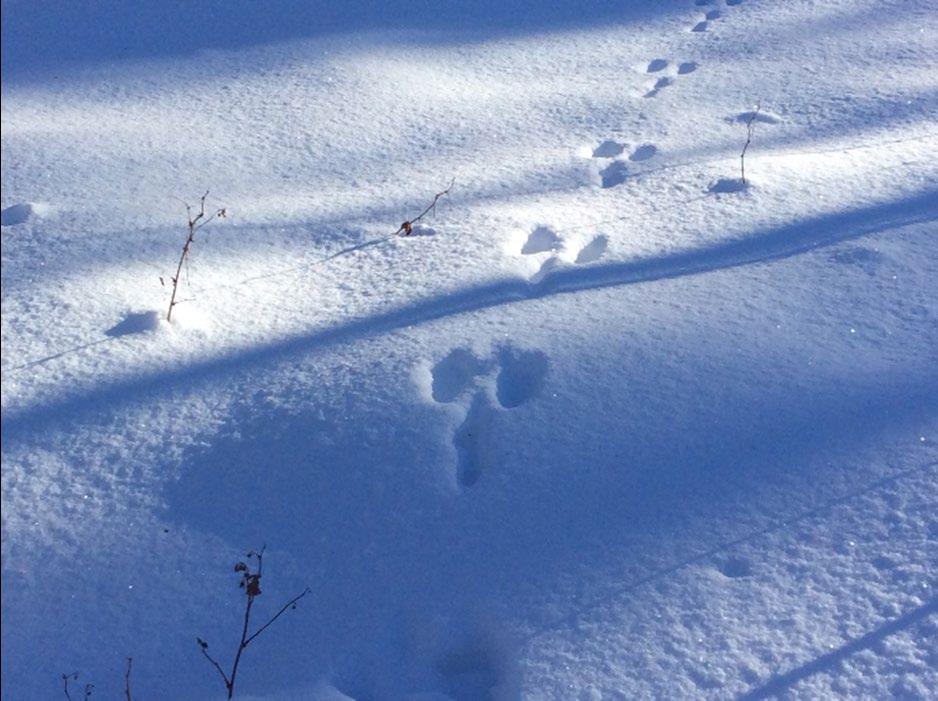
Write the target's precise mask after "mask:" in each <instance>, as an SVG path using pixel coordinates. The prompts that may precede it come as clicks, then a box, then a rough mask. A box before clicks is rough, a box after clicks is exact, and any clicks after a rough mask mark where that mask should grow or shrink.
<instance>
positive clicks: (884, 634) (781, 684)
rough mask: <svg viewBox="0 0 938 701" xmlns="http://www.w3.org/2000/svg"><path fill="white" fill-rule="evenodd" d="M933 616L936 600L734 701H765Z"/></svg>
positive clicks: (937, 602) (774, 678)
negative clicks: (764, 700) (763, 700)
mask: <svg viewBox="0 0 938 701" xmlns="http://www.w3.org/2000/svg"><path fill="white" fill-rule="evenodd" d="M935 613H938V599H931V600H929V601H926V602H925V603H924V604H922V605H921V606H919V607H918V608H915V609H912V610H911V611H909V612H908V613H906V614H905V615H902V616H900V617H899V618H897V619H895V620H894V621H890V622H889V623H885V624H883V625H881V626H880V627H879V628H877V629H876V630H873V631H870V632H869V633H867V634H866V635H862V636H860V637H859V638H856V639H854V640H851V641H850V642H848V643H847V644H845V645H842V646H840V647H839V648H837V649H836V650H834V651H832V652H829V653H827V654H825V655H821V656H820V657H816V658H815V659H813V660H811V661H810V662H807V663H805V664H803V665H801V666H800V667H797V668H796V669H793V670H791V671H789V672H785V673H784V674H780V675H778V676H776V677H772V679H770V680H769V681H768V682H767V683H766V684H764V685H763V686H761V687H759V688H758V689H753V690H752V691H750V692H748V693H746V694H743V695H742V696H740V697H739V699H738V701H758V700H759V699H768V698H772V697H773V696H778V695H779V694H782V693H784V692H785V691H787V690H788V689H790V688H791V687H792V686H794V685H795V684H797V683H798V682H800V681H802V680H804V679H807V678H808V677H810V676H813V675H815V674H819V673H821V672H825V671H828V670H831V669H832V668H834V667H835V666H836V665H837V664H839V663H841V662H843V661H844V660H846V659H847V658H848V657H850V656H851V655H853V654H854V653H857V652H860V651H861V650H866V649H868V648H871V647H873V646H875V645H876V644H877V643H879V642H881V641H882V640H884V639H886V638H888V637H889V636H890V635H895V634H896V633H900V632H902V631H903V630H906V629H908V628H910V627H911V626H913V625H915V624H916V623H918V622H919V621H923V620H925V619H926V618H928V617H929V616H931V615H933V614H935Z"/></svg>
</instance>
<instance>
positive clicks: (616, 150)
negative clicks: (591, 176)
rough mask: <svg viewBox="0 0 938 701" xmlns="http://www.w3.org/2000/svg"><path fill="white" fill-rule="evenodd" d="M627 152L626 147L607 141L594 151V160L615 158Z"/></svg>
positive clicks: (610, 140)
mask: <svg viewBox="0 0 938 701" xmlns="http://www.w3.org/2000/svg"><path fill="white" fill-rule="evenodd" d="M624 150H625V145H624V144H620V143H619V142H618V141H613V140H612V139H607V140H606V141H603V142H602V143H601V144H600V145H599V146H597V147H596V148H594V149H593V158H615V157H616V156H618V155H619V154H620V153H622V152H623V151H624Z"/></svg>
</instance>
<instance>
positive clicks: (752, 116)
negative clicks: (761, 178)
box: [739, 101, 762, 185]
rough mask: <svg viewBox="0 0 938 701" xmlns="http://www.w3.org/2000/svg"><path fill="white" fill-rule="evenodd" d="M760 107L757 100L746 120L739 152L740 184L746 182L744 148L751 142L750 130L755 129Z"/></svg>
mask: <svg viewBox="0 0 938 701" xmlns="http://www.w3.org/2000/svg"><path fill="white" fill-rule="evenodd" d="M761 109H762V102H761V101H759V102H757V103H756V108H755V109H754V110H753V111H752V113H751V114H750V115H749V120H748V121H747V122H746V143H745V144H743V152H742V153H741V154H739V171H740V173H739V175H740V180H741V181H742V184H743V185H745V184H746V149H748V148H749V144H751V143H752V132H753V130H754V129H755V122H756V118H758V116H759V110H761Z"/></svg>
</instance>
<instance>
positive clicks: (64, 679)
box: [62, 672, 78, 701]
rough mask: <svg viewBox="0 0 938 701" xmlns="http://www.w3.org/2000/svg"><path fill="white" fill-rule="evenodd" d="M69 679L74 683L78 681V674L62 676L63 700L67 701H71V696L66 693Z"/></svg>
mask: <svg viewBox="0 0 938 701" xmlns="http://www.w3.org/2000/svg"><path fill="white" fill-rule="evenodd" d="M69 679H74V680H75V681H78V672H72V673H71V674H63V675H62V684H63V685H64V686H65V698H67V699H68V701H72V695H71V694H70V693H68V680H69Z"/></svg>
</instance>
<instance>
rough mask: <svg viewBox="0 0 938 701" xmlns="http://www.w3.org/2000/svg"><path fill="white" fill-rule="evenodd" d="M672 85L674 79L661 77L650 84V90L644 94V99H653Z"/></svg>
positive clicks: (667, 76)
mask: <svg viewBox="0 0 938 701" xmlns="http://www.w3.org/2000/svg"><path fill="white" fill-rule="evenodd" d="M673 84H674V78H672V77H671V76H669V75H666V76H662V77H661V78H658V80H656V81H655V82H654V83H653V84H652V86H651V89H650V90H649V91H648V92H646V93H645V97H655V95H657V94H658V93H659V92H661V91H662V90H664V89H665V88H666V87H668V86H669V85H673Z"/></svg>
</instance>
